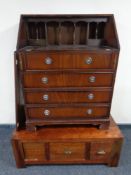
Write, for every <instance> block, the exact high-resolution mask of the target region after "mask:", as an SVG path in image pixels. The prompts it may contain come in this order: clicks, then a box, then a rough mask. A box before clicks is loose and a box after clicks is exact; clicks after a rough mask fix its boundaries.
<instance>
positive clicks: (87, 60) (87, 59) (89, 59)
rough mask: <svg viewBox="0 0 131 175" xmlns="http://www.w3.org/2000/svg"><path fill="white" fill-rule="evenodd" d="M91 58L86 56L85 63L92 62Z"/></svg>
mask: <svg viewBox="0 0 131 175" xmlns="http://www.w3.org/2000/svg"><path fill="white" fill-rule="evenodd" d="M92 62H93V59H92V58H91V57H88V58H86V60H85V63H86V64H92Z"/></svg>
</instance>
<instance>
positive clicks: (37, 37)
mask: <svg viewBox="0 0 131 175" xmlns="http://www.w3.org/2000/svg"><path fill="white" fill-rule="evenodd" d="M28 35H29V44H30V45H32V46H43V45H45V24H44V23H42V22H39V23H36V22H30V23H29V24H28Z"/></svg>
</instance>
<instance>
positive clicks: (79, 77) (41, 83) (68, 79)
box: [23, 72, 113, 88]
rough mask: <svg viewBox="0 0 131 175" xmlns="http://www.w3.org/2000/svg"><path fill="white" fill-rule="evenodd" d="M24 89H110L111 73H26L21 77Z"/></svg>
mask: <svg viewBox="0 0 131 175" xmlns="http://www.w3.org/2000/svg"><path fill="white" fill-rule="evenodd" d="M23 82H24V87H25V88H46V87H47V88H48V87H100V86H102V87H110V86H112V82H113V74H112V73H78V72H77V73H58V72H55V73H54V72H53V73H42V72H40V73H37V72H26V73H24V77H23Z"/></svg>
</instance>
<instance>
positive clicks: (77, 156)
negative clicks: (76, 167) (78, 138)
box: [50, 142, 85, 161]
mask: <svg viewBox="0 0 131 175" xmlns="http://www.w3.org/2000/svg"><path fill="white" fill-rule="evenodd" d="M50 160H58V161H62V160H64V161H71V160H74V161H76V160H85V144H84V143H68V142H67V143H50Z"/></svg>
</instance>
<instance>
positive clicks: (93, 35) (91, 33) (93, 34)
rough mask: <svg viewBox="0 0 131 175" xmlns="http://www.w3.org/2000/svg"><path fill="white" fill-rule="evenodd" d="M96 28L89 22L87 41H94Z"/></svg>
mask: <svg viewBox="0 0 131 175" xmlns="http://www.w3.org/2000/svg"><path fill="white" fill-rule="evenodd" d="M96 27H97V23H96V22H91V23H90V33H89V39H95V38H96Z"/></svg>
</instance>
